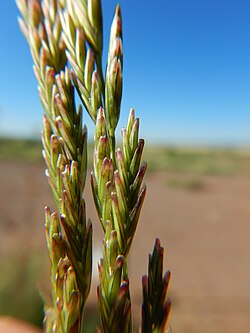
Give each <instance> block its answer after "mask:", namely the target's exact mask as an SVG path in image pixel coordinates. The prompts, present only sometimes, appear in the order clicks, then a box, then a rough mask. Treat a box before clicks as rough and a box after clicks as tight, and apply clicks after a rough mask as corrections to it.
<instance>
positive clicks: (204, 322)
mask: <svg viewBox="0 0 250 333" xmlns="http://www.w3.org/2000/svg"><path fill="white" fill-rule="evenodd" d="M155 152H156V153H157V151H155ZM173 154H175V153H174V151H172V152H171V154H170V155H168V156H170V157H168V159H167V161H168V162H169V161H170V159H171V158H172V159H173ZM192 154H193V153H192ZM216 154H217V161H218V160H219V158H220V156H221V155H220V154H219V153H218V152H217V153H215V156H216ZM243 155H244V154H243ZM150 156H152V152H150V155H148V157H149V158H148V159H149V160H150ZM171 156H172V157H171ZM178 156H179V155H178ZM187 156H189V155H187ZM187 156H186V159H185V161H186V162H185V161H184V160H183V161H182V160H181V158H180V159H179V162H178V163H172V165H173V167H172V168H171V163H170V164H169V167H168V168H164V165H163V166H162V167H154V168H153V169H154V170H151V171H150V170H149V172H148V175H147V177H146V183H147V187H148V193H147V196H146V200H145V204H144V207H143V210H142V214H141V219H140V222H139V225H138V230H137V233H136V236H135V239H134V243H133V246H132V249H131V257H130V260H129V273H130V285H131V293H132V304H133V312H134V321H135V322H138V319H139V317H140V303H141V276H142V275H143V274H145V273H146V272H147V257H148V253H149V252H151V251H152V248H153V244H154V240H155V238H156V237H159V238H160V239H161V242H162V245H163V246H164V248H165V269H170V270H171V271H172V281H171V285H170V297H171V300H172V303H173V306H172V311H171V316H170V324H171V326H172V327H173V331H174V332H176V333H184V332H192V333H198V332H199V333H208V332H209V333H210V332H211V331H213V332H218V333H230V332H236V331H237V332H241V333H249V327H250V316H249V313H250V283H249V281H250V260H249V259H250V242H249V237H250V205H249V198H250V172H249V171H250V169H248V166H249V155H246V156H247V158H246V159H242V160H240V158H239V157H238V158H236V160H235V162H234V163H231V162H232V161H231V162H230V161H229V160H228V161H227V163H225V159H224V160H223V161H224V164H223V163H222V162H221V161H220V163H219V166H220V168H219V169H218V163H217V164H216V163H215V161H214V160H213V161H212V162H213V166H214V168H213V172H206V171H202V170H203V167H204V164H202V163H201V161H200V160H199V159H198V160H197V156H196V157H195V156H194V154H193V157H192V158H191V157H190V159H191V162H190V161H189V162H188V159H187ZM208 156H210V158H211V156H213V155H208V154H206V158H208ZM237 156H238V155H236V157H237ZM240 156H241V155H240ZM244 156H245V155H244ZM161 158H162V157H161ZM214 158H216V157H214ZM0 159H1V160H0V189H1V191H0V253H1V257H0V267H1V268H0V269H1V272H0V314H12V315H15V316H17V317H21V318H25V319H27V320H30V321H32V322H35V323H36V324H39V323H40V322H41V318H42V313H41V308H42V302H41V299H40V296H39V294H38V292H37V290H38V289H39V290H42V291H43V292H45V293H46V290H47V289H48V279H47V274H48V272H47V253H46V248H45V237H44V227H43V225H44V221H43V207H44V206H45V205H47V204H48V205H50V206H51V203H52V198H51V195H50V191H49V188H48V185H47V182H46V178H45V176H44V165H43V163H42V162H37V161H36V158H35V159H13V158H9V157H8V158H3V157H1V149H0ZM152 160H153V159H152ZM208 160H209V158H208ZM172 161H173V160H172ZM197 161H199V163H198V162H197ZM175 162H176V159H175ZM182 163H186V169H185V167H184V166H183V165H182ZM190 163H191V164H190ZM230 163H231V164H230ZM174 164H175V165H174ZM178 164H179V165H180V166H179V168H181V167H182V169H181V170H178V167H177V166H176V165H178ZM205 164H206V166H207V167H208V165H209V161H208V162H206V163H205ZM243 164H244V165H243ZM189 165H193V166H195V168H194V167H193V169H192V168H191V169H188V166H189ZM201 165H202V167H201ZM223 165H224V167H223ZM221 166H222V167H221ZM216 168H217V169H216ZM223 168H224V169H223ZM173 169H177V170H178V172H177V171H173ZM210 169H211V168H210ZM197 170H198V171H197ZM216 170H217V171H218V170H220V172H216ZM225 170H227V172H224V171H225ZM248 170H249V171H248ZM84 196H85V198H86V201H87V203H88V204H87V207H88V210H87V213H88V216H89V217H91V219H92V221H93V224H94V235H95V236H94V246H95V258H94V262H96V261H97V259H98V258H99V257H100V256H101V240H102V232H101V229H100V226H99V224H98V221H97V218H96V214H95V210H94V207H93V203H92V199H91V193H90V190H89V187H88V188H87V191H86V193H84ZM96 284H97V276H96V274H94V281H93V286H92V290H91V295H90V298H89V301H88V307H89V309H90V310H91V311H93V309H95V307H96Z"/></svg>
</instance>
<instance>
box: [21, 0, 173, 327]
mask: <svg viewBox="0 0 250 333" xmlns="http://www.w3.org/2000/svg"><path fill="white" fill-rule="evenodd" d="M17 5H18V7H19V10H20V12H21V14H22V17H23V18H22V19H19V23H20V27H21V29H22V31H23V33H24V35H25V37H26V39H27V41H28V43H29V45H30V49H31V54H32V57H33V61H34V71H35V74H36V77H37V80H38V90H39V95H40V99H41V103H42V105H43V108H44V112H45V115H44V119H43V134H42V143H43V156H44V159H45V162H46V166H47V169H46V175H47V177H48V181H49V184H50V187H51V189H52V193H53V195H54V200H55V203H56V208H57V211H56V212H54V213H51V211H50V209H49V208H47V207H46V208H45V227H46V238H47V247H48V252H49V257H50V262H51V289H52V299H51V300H48V301H46V304H45V329H46V332H71V333H73V332H81V331H82V327H83V320H84V318H83V313H84V306H85V302H86V299H87V296H88V293H89V289H90V283H91V271H92V224H91V222H90V221H88V222H86V214H85V202H84V199H83V198H82V193H83V190H84V187H85V180H86V170H87V139H86V138H87V130H86V127H85V126H83V124H82V108H81V107H79V108H78V109H77V108H76V106H75V97H74V92H75V89H76V90H77V92H78V94H79V96H80V99H81V101H82V103H83V105H84V107H85V109H86V110H87V112H88V114H89V115H90V117H91V118H92V120H93V122H94V123H95V138H94V161H93V165H94V170H93V172H92V174H91V185H92V191H93V197H94V201H95V205H96V209H97V212H98V216H99V219H100V223H101V225H102V228H103V231H104V243H103V258H102V259H101V260H100V261H99V264H98V267H99V278H100V283H99V286H98V304H99V313H100V322H101V327H100V330H101V332H103V333H104V332H105V333H106V332H132V320H131V301H130V293H129V280H128V269H127V257H128V255H129V250H130V247H131V244H132V241H133V237H134V234H135V231H136V226H137V223H138V219H139V215H140V211H141V208H142V204H143V200H144V197H145V193H146V186H145V185H142V182H143V177H144V174H145V171H146V163H141V157H142V152H143V146H144V141H143V140H139V119H138V118H135V114H134V110H133V109H132V110H131V111H130V114H129V119H128V124H127V127H126V129H124V130H123V131H122V139H123V141H122V149H119V148H118V149H117V148H116V135H115V130H116V126H117V123H118V120H119V116H120V105H121V98H122V68H123V51H122V18H121V10H120V6H119V5H117V7H116V11H115V15H114V19H113V23H112V26H111V32H110V43H109V52H108V60H107V70H106V73H105V75H104V73H103V69H102V43H103V41H102V40H103V31H102V8H101V1H100V0H43V1H39V0H17ZM162 264H163V248H162V247H161V246H160V243H159V241H158V240H157V241H156V243H155V247H154V251H153V254H152V256H150V260H149V269H148V272H149V273H148V274H149V276H148V277H144V278H143V297H144V298H143V307H142V332H165V331H166V329H167V327H166V323H167V319H168V313H169V309H170V302H169V301H168V300H166V296H167V287H168V284H169V279H170V273H169V272H168V273H167V274H166V275H165V276H164V277H162Z"/></svg>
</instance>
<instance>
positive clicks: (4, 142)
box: [0, 139, 250, 176]
mask: <svg viewBox="0 0 250 333" xmlns="http://www.w3.org/2000/svg"><path fill="white" fill-rule="evenodd" d="M91 148H92V149H91ZM41 149H42V146H41V143H40V141H38V140H27V139H26V140H19V139H0V160H18V161H27V162H41V163H43V160H42V155H41ZM92 153H93V146H90V149H89V163H90V165H91V163H92ZM144 158H145V160H147V162H148V167H149V171H169V172H175V173H176V172H177V173H189V174H191V175H228V176H230V175H236V174H245V175H246V174H248V175H250V150H247V149H236V148H234V149H233V148H230V149H225V148H200V147H199V148H197V147H193V148H182V147H168V146H166V147H164V146H162V147H159V146H150V147H147V146H146V148H145V154H144Z"/></svg>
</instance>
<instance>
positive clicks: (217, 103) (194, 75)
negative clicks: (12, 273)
mask: <svg viewBox="0 0 250 333" xmlns="http://www.w3.org/2000/svg"><path fill="white" fill-rule="evenodd" d="M115 4H116V1H113V0H103V11H104V31H105V45H107V42H108V33H109V27H110V24H111V19H112V15H113V11H114V6H115ZM120 4H121V8H122V13H123V27H124V30H123V31H124V94H123V102H122V114H121V120H120V123H119V128H121V127H122V126H124V125H125V124H126V118H127V114H128V112H129V108H130V107H132V106H134V107H135V109H136V114H137V115H138V116H139V117H140V118H141V136H143V137H145V138H146V139H147V141H148V143H149V142H164V143H165V142H166V143H187V144H192V143H195V144H222V145H225V144H226V145H227V144H238V145H241V144H242V145H249V144H250V1H249V0H202V1H201V0H155V1H149V0H136V1H128V0H121V1H120ZM0 15H1V18H0V45H1V52H0V63H1V75H0V135H1V136H3V135H9V136H11V135H16V136H32V135H36V136H38V135H39V133H40V130H41V115H42V108H41V106H40V102H39V99H38V95H37V90H36V87H37V83H36V79H35V78H34V74H33V70H32V59H31V56H30V54H29V49H28V45H27V43H26V41H25V39H24V37H23V36H22V35H21V32H20V31H19V27H18V24H17V16H18V11H17V8H16V5H15V2H14V1H3V2H2V4H1V14H0ZM106 52H107V49H106V47H105V48H104V57H106ZM85 119H86V122H87V124H89V127H90V134H89V136H90V137H91V136H92V133H93V126H92V124H91V122H90V121H89V120H88V118H87V116H86V117H85Z"/></svg>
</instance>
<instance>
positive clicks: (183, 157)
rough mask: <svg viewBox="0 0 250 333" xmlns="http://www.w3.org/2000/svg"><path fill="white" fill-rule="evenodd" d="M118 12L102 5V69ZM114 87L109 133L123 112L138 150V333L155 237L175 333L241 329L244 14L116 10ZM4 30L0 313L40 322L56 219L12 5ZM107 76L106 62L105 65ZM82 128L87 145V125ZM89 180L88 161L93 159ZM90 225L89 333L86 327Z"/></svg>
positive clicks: (248, 71)
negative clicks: (136, 126) (116, 101)
mask: <svg viewBox="0 0 250 333" xmlns="http://www.w3.org/2000/svg"><path fill="white" fill-rule="evenodd" d="M115 4H116V1H113V0H103V15H104V60H105V58H106V55H107V46H108V35H109V28H110V24H111V22H112V15H113V12H114V8H115ZM120 4H121V8H122V13H123V37H124V86H123V102H122V110H121V119H120V122H119V126H118V130H117V133H118V135H119V133H120V129H121V128H122V127H124V126H125V125H126V122H127V116H128V112H129V109H130V107H134V108H135V111H136V115H137V116H138V117H140V121H141V137H142V138H145V140H146V148H145V154H144V159H145V160H146V161H147V162H148V172H147V176H146V179H145V181H146V183H147V187H148V193H147V197H146V200H145V204H144V207H143V209H142V214H141V219H140V222H139V225H138V230H137V233H136V236H135V239H134V243H133V246H132V249H131V257H130V260H129V272H130V285H131V294H132V302H133V303H132V304H133V315H134V323H135V328H136V327H138V325H139V320H140V304H141V276H142V275H143V274H145V273H146V272H147V260H148V253H149V252H151V251H152V248H153V245H154V240H155V238H156V237H160V239H161V242H162V245H163V246H164V248H165V270H167V269H170V270H171V271H172V281H171V285H170V298H171V300H172V305H173V306H172V312H171V316H170V324H171V326H172V327H173V331H174V332H177V333H184V332H192V333H198V332H199V333H200V332H202V333H207V332H211V330H213V332H220V333H226V332H227V333H229V332H235V331H237V332H241V333H248V332H249V326H250V316H249V313H250V284H249V281H250V242H249V238H250V205H249V197H250V112H249V110H250V20H249V15H250V2H249V1H248V0H228V1H226V0H220V1H216V0H204V1H198V0H190V1H186V0H177V1H170V0H166V1H164V0H159V1H155V2H154V3H152V1H149V0H146V1H145V0H144V1H142V0H137V1H125V0H121V1H120ZM1 9H2V10H1V20H0V45H1V52H0V63H1V65H2V66H1V76H0V253H1V257H0V315H6V314H7V315H11V316H15V317H17V318H21V319H24V320H26V321H29V322H32V323H34V324H35V325H38V326H39V325H41V323H42V317H43V313H42V298H41V294H44V295H46V294H47V293H49V284H48V259H47V251H46V246H45V233H44V218H43V208H44V206H45V205H49V206H51V207H52V208H53V201H52V196H51V194H50V189H49V186H48V184H47V180H46V178H45V176H44V168H45V166H44V162H43V160H42V157H41V144H40V141H39V136H40V131H41V128H42V121H41V119H42V113H43V111H42V108H41V106H40V102H39V99H38V94H37V83H36V79H35V77H34V74H33V71H32V59H31V56H30V53H29V48H28V45H27V43H26V41H25V39H24V37H23V36H22V35H21V32H20V31H19V28H18V24H17V16H18V15H19V14H18V11H17V8H16V5H15V2H14V1H6V2H3V3H2V5H1ZM104 68H105V62H104ZM85 122H86V124H87V126H88V130H89V135H88V136H89V141H90V142H91V141H92V138H93V130H94V127H93V124H92V123H91V121H90V120H89V118H88V116H87V115H86V116H85ZM89 160H90V169H91V152H90V153H89ZM84 197H85V198H86V201H87V214H88V216H89V217H90V218H91V219H92V222H93V225H94V259H93V260H94V261H93V265H94V267H95V269H94V273H93V285H92V289H91V295H90V298H89V301H88V304H87V312H88V318H90V320H89V321H88V327H86V332H88V331H92V332H93V330H94V327H95V325H96V320H97V316H96V307H97V304H96V285H97V283H98V281H97V274H96V262H97V260H98V259H99V258H100V257H101V246H102V245H101V244H102V237H103V235H102V231H101V229H100V226H99V224H98V220H97V216H96V213H95V209H94V206H93V202H92V199H91V193H90V188H89V182H87V188H86V192H85V193H84Z"/></svg>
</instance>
